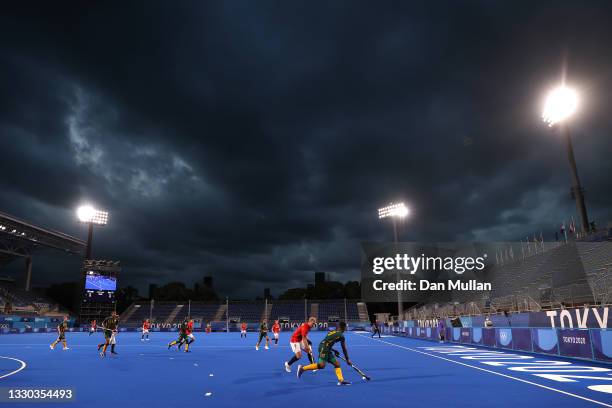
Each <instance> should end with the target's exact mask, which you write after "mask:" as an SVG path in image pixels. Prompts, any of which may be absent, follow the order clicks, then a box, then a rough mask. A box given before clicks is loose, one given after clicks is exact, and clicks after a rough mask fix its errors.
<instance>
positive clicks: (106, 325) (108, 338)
mask: <svg viewBox="0 0 612 408" xmlns="http://www.w3.org/2000/svg"><path fill="white" fill-rule="evenodd" d="M118 328H119V315H117V312H113V313H112V314H111V315H110V316H109V317H107V318H106V319H104V321H103V322H102V329H103V330H104V343H102V344H98V351H100V349H102V352H101V353H100V357H106V349H107V348H108V345H109V344H110V346H111V354H119V353H117V352H116V351H115V345H116V344H117V339H116V336H117V331H118Z"/></svg>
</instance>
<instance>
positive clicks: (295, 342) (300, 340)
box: [285, 317, 317, 373]
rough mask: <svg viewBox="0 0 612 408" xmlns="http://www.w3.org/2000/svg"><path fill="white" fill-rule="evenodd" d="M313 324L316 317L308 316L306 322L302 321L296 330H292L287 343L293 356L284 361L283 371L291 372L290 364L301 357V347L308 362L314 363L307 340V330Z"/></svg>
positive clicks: (315, 321)
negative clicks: (306, 355)
mask: <svg viewBox="0 0 612 408" xmlns="http://www.w3.org/2000/svg"><path fill="white" fill-rule="evenodd" d="M315 324H317V318H316V317H310V318H309V319H308V321H307V322H306V323H302V324H301V325H300V326H299V327H298V328H297V330H296V331H294V332H293V335H292V336H291V340H289V345H290V346H291V351H293V353H294V356H293V357H291V360H289V361H285V371H287V372H288V373H290V372H291V364H293V363H295V362H296V361H298V360H299V359H300V358H302V349H304V351H306V353H307V354H308V360H309V361H310V363H311V364H312V363H314V357H313V356H312V348H311V347H310V344H311V343H310V341H309V340H308V332H309V331H310V329H311V328H312V326H314V325H315Z"/></svg>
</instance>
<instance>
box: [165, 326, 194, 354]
mask: <svg viewBox="0 0 612 408" xmlns="http://www.w3.org/2000/svg"><path fill="white" fill-rule="evenodd" d="M187 323H188V321H187V319H185V320H183V322H182V323H181V324H180V325H179V337H178V339H176V340H174V341H173V342H170V343H168V350H170V348H171V347H172V346H175V345H177V344H178V345H182V344H183V343H187V340H188V339H189V337H188V336H187ZM179 350H180V346H179ZM188 350H189V345H186V346H185V351H188Z"/></svg>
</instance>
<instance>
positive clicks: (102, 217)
mask: <svg viewBox="0 0 612 408" xmlns="http://www.w3.org/2000/svg"><path fill="white" fill-rule="evenodd" d="M77 217H78V219H79V221H81V222H83V223H91V224H96V225H106V224H108V212H106V211H100V210H96V209H95V208H93V207H92V206H90V205H83V206H81V207H79V209H78V210H77Z"/></svg>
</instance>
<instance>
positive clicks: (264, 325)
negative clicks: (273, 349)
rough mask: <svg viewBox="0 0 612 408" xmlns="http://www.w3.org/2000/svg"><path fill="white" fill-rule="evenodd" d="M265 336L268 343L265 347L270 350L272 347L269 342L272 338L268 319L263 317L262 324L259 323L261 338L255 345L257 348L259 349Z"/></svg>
mask: <svg viewBox="0 0 612 408" xmlns="http://www.w3.org/2000/svg"><path fill="white" fill-rule="evenodd" d="M264 337H265V338H266V345H265V347H264V348H265V349H266V350H268V349H269V348H270V347H268V344H269V343H270V339H269V338H268V321H267V320H266V319H263V320H262V321H261V324H260V325H259V340H257V344H256V345H255V350H259V343H261V341H262V340H263V338H264Z"/></svg>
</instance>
